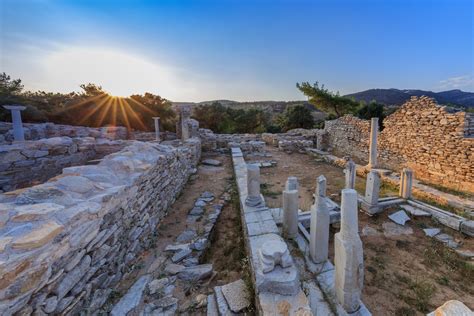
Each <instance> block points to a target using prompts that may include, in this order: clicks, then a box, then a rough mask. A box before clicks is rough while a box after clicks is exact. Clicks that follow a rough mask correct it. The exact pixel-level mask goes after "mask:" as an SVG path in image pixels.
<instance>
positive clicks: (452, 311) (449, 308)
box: [427, 300, 474, 316]
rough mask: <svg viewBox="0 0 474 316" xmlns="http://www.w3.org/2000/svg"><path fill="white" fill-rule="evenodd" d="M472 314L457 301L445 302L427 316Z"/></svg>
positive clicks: (463, 315)
mask: <svg viewBox="0 0 474 316" xmlns="http://www.w3.org/2000/svg"><path fill="white" fill-rule="evenodd" d="M472 315H474V313H473V312H472V311H471V310H470V309H469V307H467V306H466V305H464V304H463V303H462V302H460V301H457V300H451V301H447V302H446V303H444V304H443V305H441V306H440V307H438V308H437V309H436V310H435V311H434V312H432V313H429V314H428V315H427V316H472Z"/></svg>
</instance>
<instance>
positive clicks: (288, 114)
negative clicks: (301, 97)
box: [276, 105, 314, 132]
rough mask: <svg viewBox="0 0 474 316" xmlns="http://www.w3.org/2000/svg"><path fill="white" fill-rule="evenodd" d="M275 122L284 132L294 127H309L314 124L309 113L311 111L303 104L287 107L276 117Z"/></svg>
mask: <svg viewBox="0 0 474 316" xmlns="http://www.w3.org/2000/svg"><path fill="white" fill-rule="evenodd" d="M276 122H277V125H278V126H280V128H281V129H282V130H283V131H285V132H286V131H288V130H290V129H294V128H306V129H309V128H313V126H314V119H313V116H312V115H311V111H310V110H309V109H308V108H306V107H305V106H304V105H295V106H290V107H287V108H286V109H285V112H284V113H283V114H280V115H279V116H278V117H277V118H276Z"/></svg>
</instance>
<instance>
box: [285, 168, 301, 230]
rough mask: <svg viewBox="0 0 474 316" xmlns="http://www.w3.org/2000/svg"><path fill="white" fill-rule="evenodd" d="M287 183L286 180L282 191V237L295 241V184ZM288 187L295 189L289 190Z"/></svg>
mask: <svg viewBox="0 0 474 316" xmlns="http://www.w3.org/2000/svg"><path fill="white" fill-rule="evenodd" d="M290 178H294V177H290ZM294 179H296V178H294ZM289 181H290V179H289V178H288V181H287V189H286V190H284V191H283V235H284V236H285V237H286V238H289V239H296V236H297V235H298V190H297V186H296V185H295V183H294V182H290V183H288V182H289ZM296 184H297V183H296ZM288 187H290V188H293V187H294V188H296V189H293V190H292V189H290V190H289V189H288Z"/></svg>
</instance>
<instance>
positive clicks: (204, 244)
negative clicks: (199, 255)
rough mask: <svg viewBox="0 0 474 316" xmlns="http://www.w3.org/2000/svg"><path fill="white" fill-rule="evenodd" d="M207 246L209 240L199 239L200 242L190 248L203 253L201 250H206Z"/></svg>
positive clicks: (197, 241)
mask: <svg viewBox="0 0 474 316" xmlns="http://www.w3.org/2000/svg"><path fill="white" fill-rule="evenodd" d="M207 244H208V240H207V238H199V239H198V240H196V241H195V242H194V243H192V244H191V245H190V248H191V249H195V250H197V251H201V250H204V249H206V247H207Z"/></svg>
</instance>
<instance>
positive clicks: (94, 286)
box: [0, 138, 200, 315]
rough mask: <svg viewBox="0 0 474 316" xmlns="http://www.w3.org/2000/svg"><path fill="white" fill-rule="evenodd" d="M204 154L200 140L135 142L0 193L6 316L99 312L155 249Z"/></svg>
mask: <svg viewBox="0 0 474 316" xmlns="http://www.w3.org/2000/svg"><path fill="white" fill-rule="evenodd" d="M199 157H200V141H199V139H196V138H192V139H189V140H187V141H186V142H185V144H181V145H180V146H179V147H171V146H164V145H160V144H156V143H142V142H132V144H131V145H130V146H128V147H126V148H124V149H123V150H122V151H120V152H118V153H114V154H111V155H108V156H106V157H105V158H104V159H103V160H102V161H101V162H100V163H99V164H98V165H88V166H78V167H70V168H66V169H64V171H63V174H62V175H61V176H59V177H56V178H54V179H52V180H50V181H49V182H47V183H44V184H41V185H37V186H34V187H31V188H28V189H25V190H22V191H16V192H15V193H14V194H8V195H5V194H4V195H0V236H1V237H0V314H1V315H11V314H13V313H16V312H19V313H21V314H30V313H32V312H35V314H38V315H43V314H44V313H47V314H60V313H64V314H78V313H79V311H81V312H84V313H87V314H92V313H94V311H97V310H98V309H99V308H100V307H101V306H102V305H103V304H104V303H105V301H106V300H107V299H108V297H109V295H110V294H111V293H112V289H113V288H114V286H116V285H117V284H118V282H119V281H120V280H121V279H122V277H123V276H124V275H127V274H128V273H130V272H131V269H132V267H133V263H134V261H135V259H136V255H137V254H138V253H139V252H140V251H141V250H143V249H146V248H148V247H149V246H150V245H151V242H152V239H153V238H154V235H153V233H154V230H155V227H156V225H157V223H158V222H159V221H160V219H161V218H162V217H163V216H164V215H165V214H166V212H167V211H168V208H169V206H170V205H172V204H173V202H174V201H175V199H176V197H177V195H178V194H179V193H180V192H181V190H182V188H183V186H184V185H185V183H186V181H187V179H188V177H189V175H190V174H191V173H192V172H193V171H194V168H195V167H196V164H197V163H198V160H199ZM12 193H13V192H12Z"/></svg>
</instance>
